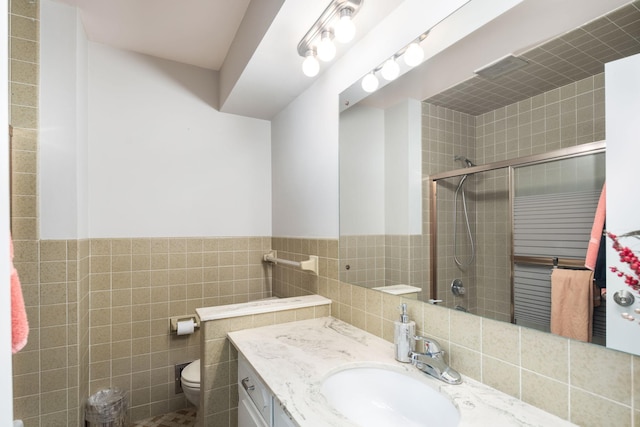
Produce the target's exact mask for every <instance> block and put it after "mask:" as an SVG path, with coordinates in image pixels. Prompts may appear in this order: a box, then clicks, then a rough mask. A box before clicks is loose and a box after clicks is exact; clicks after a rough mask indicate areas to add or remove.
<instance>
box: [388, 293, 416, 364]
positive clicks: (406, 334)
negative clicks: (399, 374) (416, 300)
mask: <svg viewBox="0 0 640 427" xmlns="http://www.w3.org/2000/svg"><path fill="white" fill-rule="evenodd" d="M400 309H401V310H402V313H401V314H400V320H399V321H396V322H395V329H394V335H393V342H394V344H395V346H396V360H397V361H398V362H405V363H408V362H411V339H412V338H413V336H414V335H415V332H416V322H414V321H413V320H412V321H409V315H408V314H407V304H406V303H402V305H400Z"/></svg>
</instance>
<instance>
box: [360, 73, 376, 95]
mask: <svg viewBox="0 0 640 427" xmlns="http://www.w3.org/2000/svg"><path fill="white" fill-rule="evenodd" d="M379 84H380V82H379V81H378V78H377V77H376V75H375V72H374V71H372V72H370V73H369V74H367V75H366V76H364V78H363V79H362V90H364V91H365V92H369V93H371V92H375V90H376V89H378V85H379Z"/></svg>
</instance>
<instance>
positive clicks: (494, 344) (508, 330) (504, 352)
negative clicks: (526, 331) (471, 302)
mask: <svg viewBox="0 0 640 427" xmlns="http://www.w3.org/2000/svg"><path fill="white" fill-rule="evenodd" d="M482 352H483V353H484V354H486V355H488V356H492V357H495V358H497V359H500V360H502V361H505V362H509V363H513V364H520V328H514V327H513V326H512V325H510V324H508V323H504V322H498V321H495V320H490V319H485V320H483V321H482Z"/></svg>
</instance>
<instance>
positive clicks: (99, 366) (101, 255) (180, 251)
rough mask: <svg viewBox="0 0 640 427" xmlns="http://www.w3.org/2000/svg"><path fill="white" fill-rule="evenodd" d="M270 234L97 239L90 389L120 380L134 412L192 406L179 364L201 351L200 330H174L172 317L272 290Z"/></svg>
mask: <svg viewBox="0 0 640 427" xmlns="http://www.w3.org/2000/svg"><path fill="white" fill-rule="evenodd" d="M270 246H271V238H270V237H246V238H244V237H238V238H149V239H92V240H91V241H90V248H91V258H90V259H91V270H90V271H91V274H90V278H91V292H90V297H91V304H90V308H89V318H90V325H91V327H90V336H91V358H90V363H89V393H90V394H91V393H95V392H96V391H98V390H100V389H103V388H106V387H109V386H118V387H121V388H122V389H125V390H128V391H129V394H130V400H131V402H130V413H129V415H130V418H131V420H140V419H143V418H147V417H149V416H154V415H158V414H162V413H165V412H167V409H170V410H176V409H181V408H184V407H185V406H186V401H185V399H184V395H183V394H177V395H176V394H175V390H174V365H175V364H178V363H184V362H190V361H192V360H195V359H197V358H199V357H200V332H199V331H196V332H195V333H194V334H192V335H189V336H177V335H171V334H170V333H169V317H171V316H181V315H185V314H195V309H196V308H198V307H207V306H214V305H222V304H232V303H240V302H247V301H251V300H255V299H260V298H265V297H268V296H270V295H271V280H270V271H269V268H268V267H267V266H266V265H265V264H264V263H263V262H262V255H263V254H264V253H266V252H268V250H269V249H270Z"/></svg>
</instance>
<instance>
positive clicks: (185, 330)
mask: <svg viewBox="0 0 640 427" xmlns="http://www.w3.org/2000/svg"><path fill="white" fill-rule="evenodd" d="M195 326H196V323H195V322H194V321H193V319H189V320H181V321H179V322H178V335H189V334H192V333H193V330H194V328H195Z"/></svg>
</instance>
